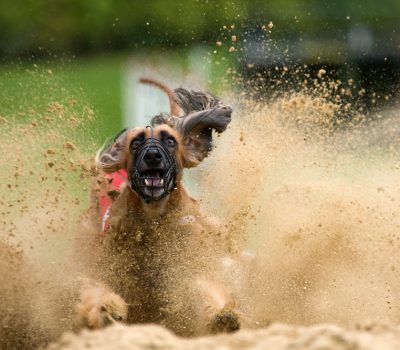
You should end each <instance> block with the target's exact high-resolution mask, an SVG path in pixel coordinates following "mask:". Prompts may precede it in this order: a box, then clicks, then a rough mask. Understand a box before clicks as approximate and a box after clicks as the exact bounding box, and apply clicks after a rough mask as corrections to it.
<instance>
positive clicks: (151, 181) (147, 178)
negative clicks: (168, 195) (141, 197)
mask: <svg viewBox="0 0 400 350" xmlns="http://www.w3.org/2000/svg"><path fill="white" fill-rule="evenodd" d="M142 177H143V178H144V185H145V186H146V187H157V188H158V187H164V170H162V169H148V170H145V171H143V172H142Z"/></svg>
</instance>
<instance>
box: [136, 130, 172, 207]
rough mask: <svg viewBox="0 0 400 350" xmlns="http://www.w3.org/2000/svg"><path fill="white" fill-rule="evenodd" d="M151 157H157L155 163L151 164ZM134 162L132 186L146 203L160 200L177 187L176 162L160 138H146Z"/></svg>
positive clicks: (138, 149) (137, 150) (137, 151)
mask: <svg viewBox="0 0 400 350" xmlns="http://www.w3.org/2000/svg"><path fill="white" fill-rule="evenodd" d="M154 157H155V158H154ZM149 159H155V161H154V164H149ZM133 164H134V166H133V169H132V171H131V173H130V176H131V188H132V189H133V190H134V191H135V192H136V193H137V194H138V195H139V196H140V197H141V198H143V199H144V200H145V202H146V203H150V202H153V201H158V200H160V199H162V198H164V197H166V196H167V195H168V194H169V193H170V192H172V191H173V190H174V189H175V188H176V162H175V159H174V157H173V156H172V155H171V153H170V151H169V150H168V148H167V147H166V146H165V145H164V144H163V143H162V142H161V141H160V140H158V139H156V138H154V137H149V138H147V139H146V140H144V141H143V143H142V144H141V145H140V146H139V147H138V148H137V149H136V152H135V156H134V159H133Z"/></svg>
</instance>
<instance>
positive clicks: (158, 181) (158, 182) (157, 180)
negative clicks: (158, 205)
mask: <svg viewBox="0 0 400 350" xmlns="http://www.w3.org/2000/svg"><path fill="white" fill-rule="evenodd" d="M151 181H152V183H153V186H160V185H161V179H160V178H158V179H157V178H153V179H151Z"/></svg>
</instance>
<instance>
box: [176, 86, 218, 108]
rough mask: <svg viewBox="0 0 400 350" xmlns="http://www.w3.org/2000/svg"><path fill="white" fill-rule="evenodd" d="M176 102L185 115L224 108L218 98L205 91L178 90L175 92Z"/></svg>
mask: <svg viewBox="0 0 400 350" xmlns="http://www.w3.org/2000/svg"><path fill="white" fill-rule="evenodd" d="M174 94H175V102H176V103H177V104H178V105H179V107H181V109H182V110H183V112H184V113H185V115H187V114H189V113H192V112H198V111H204V110H207V109H212V108H216V107H219V106H222V103H221V101H220V100H219V98H218V97H216V96H214V95H212V94H210V93H208V92H203V91H196V90H188V89H185V88H182V87H180V88H177V89H175V90H174Z"/></svg>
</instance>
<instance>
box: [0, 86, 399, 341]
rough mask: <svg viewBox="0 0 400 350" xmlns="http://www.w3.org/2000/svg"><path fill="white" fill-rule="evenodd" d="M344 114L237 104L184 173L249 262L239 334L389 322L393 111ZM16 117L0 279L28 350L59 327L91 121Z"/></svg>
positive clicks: (321, 103)
mask: <svg viewBox="0 0 400 350" xmlns="http://www.w3.org/2000/svg"><path fill="white" fill-rule="evenodd" d="M329 88H332V89H334V88H335V87H334V85H332V87H330V86H329V84H328V85H325V86H324V90H326V89H329ZM349 108H350V107H349V106H347V104H346V105H345V106H344V105H343V103H342V102H341V101H339V100H332V99H331V98H329V96H327V95H324V93H321V94H320V95H318V96H315V94H311V93H310V92H309V91H308V90H307V91H304V92H302V93H288V94H286V95H285V96H283V97H278V98H276V99H274V100H271V101H269V102H266V103H262V104H260V103H259V102H258V101H256V102H254V99H248V98H247V97H246V96H245V97H243V98H242V101H241V102H240V103H239V104H238V106H237V108H236V112H235V114H234V121H233V122H232V125H231V127H230V129H229V130H228V131H227V132H226V133H225V134H224V135H223V136H222V137H221V139H218V141H217V148H216V149H215V150H214V153H213V155H212V156H210V158H209V159H207V160H206V161H205V162H204V163H203V164H202V165H201V166H200V168H199V169H197V170H194V171H192V172H194V174H193V175H194V178H196V179H197V182H198V184H197V188H196V190H197V192H199V193H200V195H199V197H200V199H201V202H202V205H203V206H204V207H205V208H206V209H208V211H210V212H213V213H216V214H217V216H218V217H219V219H220V220H222V221H223V222H224V223H225V225H226V227H227V229H228V230H230V231H231V233H232V235H234V237H235V238H236V240H237V241H238V243H239V244H240V245H241V246H242V248H243V249H246V250H249V251H252V252H254V253H255V255H256V258H255V259H253V260H252V261H251V262H250V263H249V264H250V266H247V267H245V268H244V269H242V270H240V271H239V272H238V271H232V276H230V277H231V279H232V280H233V282H232V285H233V288H234V290H235V294H236V296H237V300H238V307H239V309H240V310H241V311H242V313H243V315H244V316H243V319H244V325H245V326H246V327H259V326H265V325H267V324H269V323H270V322H288V323H297V324H301V325H307V324H313V323H319V322H333V323H338V324H340V325H342V326H347V325H349V324H354V323H357V322H359V321H363V320H365V319H369V320H371V321H378V322H391V323H397V322H399V319H400V303H399V302H398V301H397V295H398V294H399V292H400V278H399V277H398V269H399V266H400V261H399V260H400V258H399V257H398V254H397V251H398V248H399V245H400V231H399V225H400V219H399V216H398V213H399V209H400V208H399V206H400V183H399V181H398V176H399V167H400V163H399V161H398V159H399V158H398V144H397V143H398V141H397V130H398V127H397V125H396V113H397V112H396V113H395V114H393V116H391V117H384V118H383V117H380V116H379V115H375V116H372V117H369V118H367V117H364V116H363V115H362V113H361V112H360V111H357V110H356V111H355V112H354V113H352V115H353V118H349V119H348V120H344V121H341V122H338V120H343V119H340V118H339V119H338V116H340V115H342V113H343V111H344V110H348V109H349ZM7 113H9V111H7ZM18 117H19V116H18V115H3V116H2V118H1V119H0V122H1V128H2V129H1V134H2V136H3V140H7V142H5V143H3V144H2V154H3V158H2V159H1V163H0V164H1V177H2V180H1V184H0V186H1V189H2V193H4V194H5V195H3V197H2V199H1V202H0V206H1V207H0V209H1V212H2V221H3V223H2V225H3V227H2V236H1V239H2V241H6V242H8V243H7V244H9V245H12V246H16V247H17V248H9V247H8V246H7V247H4V248H1V249H2V250H4V251H5V252H8V251H9V250H12V251H14V249H17V250H18V251H22V253H18V254H22V255H23V256H24V258H23V259H26V260H27V261H26V262H23V264H24V265H23V266H24V267H23V268H21V271H24V272H21V273H20V272H18V271H16V272H15V273H12V274H11V275H10V274H9V275H6V274H3V276H4V279H5V282H4V283H7V282H8V281H9V280H10V279H12V280H13V285H14V286H15V288H14V291H18V290H21V293H19V292H17V293H15V299H16V301H17V302H16V303H15V306H14V307H13V308H11V309H9V310H8V311H9V314H11V315H15V317H20V316H21V314H22V315H23V322H22V324H23V326H24V325H25V326H26V324H28V326H27V329H28V330H27V332H28V336H27V339H28V340H27V344H34V345H37V344H39V343H41V342H47V341H49V340H54V339H55V338H56V337H57V336H58V335H59V334H61V333H62V332H63V331H65V330H69V329H70V324H71V322H70V321H71V320H70V317H71V314H70V311H68V310H64V309H63V308H62V307H61V311H60V299H57V298H55V297H54V296H55V295H58V294H57V292H58V290H59V289H63V288H65V289H68V286H69V282H68V281H69V276H66V275H63V276H62V279H63V283H60V279H59V276H58V272H59V271H60V270H59V268H60V266H61V264H62V262H63V260H64V257H65V255H66V252H67V251H68V248H69V245H70V240H71V237H72V235H73V234H74V231H75V230H76V227H77V226H76V225H77V223H78V221H79V215H80V213H81V212H82V211H83V208H84V207H85V206H86V204H87V201H86V200H85V198H86V195H87V187H88V179H89V178H90V176H91V175H93V174H94V172H95V171H94V169H93V168H91V158H92V155H94V153H95V148H96V147H95V146H93V145H92V144H91V143H90V142H89V146H88V145H87V143H88V142H86V144H85V145H84V146H81V145H82V144H83V143H82V135H85V131H87V130H88V128H85V127H84V126H85V125H87V124H88V123H91V119H92V117H93V113H92V111H91V110H90V108H88V107H86V106H82V105H80V104H79V103H78V104H77V103H76V101H75V100H74V99H70V98H67V99H66V100H65V101H62V102H54V101H47V103H46V105H45V108H41V109H40V110H29V112H27V113H26V114H24V115H23V116H22V117H21V118H20V119H18ZM77 125H79V126H80V127H79V128H77ZM94 127H95V126H94ZM77 130H82V131H81V132H79V131H78V132H77ZM4 254H5V255H7V254H8V253H4ZM13 254H14V253H13ZM6 260H7V259H6ZM11 265H13V264H12V263H11ZM1 266H2V269H4V270H7V269H9V266H10V264H5V265H4V267H3V265H1ZM210 268H211V267H210ZM212 268H213V269H219V267H218V266H217V267H215V266H213V267H212ZM26 271H29V272H28V275H32V276H33V281H32V282H31V281H30V280H26V279H25V276H26V275H27V274H26ZM32 271H34V273H33V272H32ZM21 276H22V277H21ZM70 277H71V279H73V278H74V276H73V272H72V273H71V276H70ZM21 281H26V282H27V283H29V285H28V287H26V286H25V285H22V282H21ZM24 283H25V282H24ZM1 291H2V290H0V292H1ZM49 291H50V293H49ZM7 293H8V292H7ZM8 295H9V293H8ZM27 299H29V303H26V300H27ZM21 300H22V301H24V302H20V301H21ZM61 304H62V305H63V306H65V308H67V309H68V307H69V304H68V301H67V302H64V301H62V302H61ZM20 306H22V310H21V307H20ZM1 322H2V325H3V326H4V325H5V326H6V327H13V323H12V322H11V321H10V319H9V318H3V319H2V320H1ZM25 326H24V327H25ZM10 337H11V338H10V339H9V340H5V341H3V344H5V345H9V344H13V341H14V339H15V338H13V337H14V335H13V334H11V336H10ZM7 341H9V342H8V343H7ZM29 342H31V343H29Z"/></svg>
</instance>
